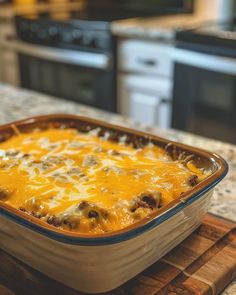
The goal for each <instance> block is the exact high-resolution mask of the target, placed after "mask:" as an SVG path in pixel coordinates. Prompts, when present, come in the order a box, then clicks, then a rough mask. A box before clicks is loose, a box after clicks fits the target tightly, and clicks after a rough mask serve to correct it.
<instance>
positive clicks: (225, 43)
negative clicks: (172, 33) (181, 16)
mask: <svg viewBox="0 0 236 295" xmlns="http://www.w3.org/2000/svg"><path fill="white" fill-rule="evenodd" d="M176 42H177V47H180V48H183V47H184V48H189V49H195V50H196V51H204V52H206V51H207V52H208V53H216V54H219V55H226V56H232V55H233V56H235V55H236V20H233V21H228V22H221V23H216V22H214V23H205V24H203V25H201V26H199V27H196V28H191V29H188V30H180V31H178V32H177V33H176Z"/></svg>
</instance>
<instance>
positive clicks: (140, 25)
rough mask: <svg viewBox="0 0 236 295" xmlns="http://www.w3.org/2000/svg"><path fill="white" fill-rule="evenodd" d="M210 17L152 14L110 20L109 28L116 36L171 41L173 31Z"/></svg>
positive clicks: (173, 34) (189, 26)
mask: <svg viewBox="0 0 236 295" xmlns="http://www.w3.org/2000/svg"><path fill="white" fill-rule="evenodd" d="M210 18H211V17H210V16H209V17H204V16H201V15H198V14H193V15H192V14H179V15H171V16H156V17H155V16H154V17H140V18H132V19H125V20H119V21H114V22H112V25H111V30H112V32H113V34H114V35H115V36H117V37H132V38H133V37H135V38H142V39H150V40H161V41H164V42H165V41H166V42H171V41H173V40H174V37H175V31H176V30H178V29H183V28H191V27H193V26H197V25H198V24H200V23H202V22H203V21H204V22H205V21H208V20H209V19H210Z"/></svg>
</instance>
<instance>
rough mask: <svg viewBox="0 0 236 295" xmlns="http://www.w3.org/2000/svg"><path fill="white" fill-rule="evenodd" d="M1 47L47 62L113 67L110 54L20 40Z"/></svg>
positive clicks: (5, 43)
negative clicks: (59, 47) (60, 47)
mask: <svg viewBox="0 0 236 295" xmlns="http://www.w3.org/2000/svg"><path fill="white" fill-rule="evenodd" d="M1 47H5V48H6V47H7V48H9V47H10V48H11V50H14V51H16V52H17V53H22V54H25V55H29V56H32V57H37V58H41V59H45V60H50V61H55V62H60V63H67V64H73V65H77V66H82V67H90V68H95V69H101V70H102V69H110V68H111V67H112V66H113V65H112V63H113V61H112V57H111V56H110V55H109V54H104V53H94V52H84V51H79V50H78V51H77V50H71V49H58V48H53V47H47V46H42V45H34V44H29V43H26V42H23V41H18V40H11V39H10V40H9V41H5V42H4V43H3V42H2V43H1Z"/></svg>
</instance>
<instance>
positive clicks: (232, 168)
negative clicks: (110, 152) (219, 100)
mask: <svg viewBox="0 0 236 295" xmlns="http://www.w3.org/2000/svg"><path fill="white" fill-rule="evenodd" d="M0 106H1V107H0V124H4V123H8V122H11V121H15V120H18V119H22V118H26V117H31V116H36V115H42V114H50V113H71V114H80V115H83V116H88V117H93V118H96V119H100V120H104V121H107V122H109V123H113V124H118V125H123V126H126V127H127V126H128V127H131V128H136V129H139V130H144V131H148V132H149V133H153V134H157V135H159V136H162V137H165V138H168V139H170V140H174V141H179V142H182V143H185V144H189V145H193V146H196V147H200V148H204V149H207V150H210V151H211V152H215V153H218V154H219V155H221V156H222V157H223V158H224V159H225V160H226V161H227V162H228V164H229V172H228V175H227V176H226V177H225V179H224V180H223V181H222V182H221V183H220V184H219V185H218V186H217V187H216V189H215V192H214V195H213V198H212V203H211V206H210V208H209V212H211V213H214V214H217V215H220V216H222V217H225V218H228V219H231V220H233V221H235V222H236V146H235V145H231V144H228V143H223V142H220V141H216V140H213V139H208V138H203V137H200V136H196V135H193V134H189V133H185V132H181V131H177V130H173V129H168V130H162V129H159V128H157V127H147V126H141V125H140V124H137V123H135V122H133V121H130V120H129V119H127V118H124V117H122V116H119V115H116V114H111V113H107V112H104V111H100V110H97V109H94V108H91V107H87V106H84V105H80V104H77V103H74V102H69V101H65V100H62V99H58V98H54V97H49V96H46V95H43V94H39V93H36V92H31V91H26V90H22V89H17V88H14V87H12V86H6V85H3V84H0ZM222 294H224V295H229V294H230V295H233V294H236V281H234V282H233V283H232V284H231V285H230V286H229V287H228V288H227V289H226V290H225V291H224V292H223V293H222Z"/></svg>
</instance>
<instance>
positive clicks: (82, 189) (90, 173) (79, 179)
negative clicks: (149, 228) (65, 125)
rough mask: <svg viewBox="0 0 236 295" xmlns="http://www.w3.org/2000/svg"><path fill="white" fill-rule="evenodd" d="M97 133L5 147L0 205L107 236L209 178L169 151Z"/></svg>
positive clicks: (39, 135)
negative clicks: (169, 153)
mask: <svg viewBox="0 0 236 295" xmlns="http://www.w3.org/2000/svg"><path fill="white" fill-rule="evenodd" d="M97 132H98V130H92V131H90V132H88V133H81V132H78V131H77V130H75V129H48V130H45V131H39V130H38V131H36V130H35V131H34V132H32V133H22V134H19V135H16V136H13V137H11V138H10V139H8V140H7V141H5V142H2V143H0V202H5V203H7V204H9V205H11V206H13V207H15V208H18V209H20V210H22V211H24V212H25V213H26V214H31V215H33V216H35V217H37V218H40V219H41V220H43V221H45V222H48V223H49V224H51V225H53V226H57V227H59V228H62V229H65V230H71V231H76V232H81V233H89V234H91V233H104V232H108V231H115V230H118V229H121V228H124V227H126V226H128V225H131V224H133V223H135V222H137V221H138V220H140V219H142V218H144V217H146V216H148V215H149V214H150V213H151V212H153V211H154V210H158V208H160V207H161V206H165V205H166V204H168V203H169V202H171V201H172V200H174V199H175V198H177V197H179V196H180V194H181V193H183V192H186V191H187V190H189V189H190V188H191V187H192V186H193V185H194V184H195V182H196V181H197V182H198V181H201V180H202V179H204V178H205V177H206V176H207V173H206V172H204V171H202V170H201V169H198V168H197V167H195V166H194V165H193V164H192V163H191V162H188V164H187V165H186V164H184V163H182V162H181V161H180V160H176V161H173V160H172V159H171V158H170V156H169V155H168V154H167V153H166V152H165V151H164V149H162V148H160V147H158V146H154V145H153V144H148V145H146V146H145V147H143V148H138V149H135V148H133V147H132V146H131V145H128V144H126V143H125V142H124V138H120V141H119V142H112V141H109V140H107V137H108V136H107V134H105V135H104V136H103V137H99V136H98V135H97V134H98V133H97Z"/></svg>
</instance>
